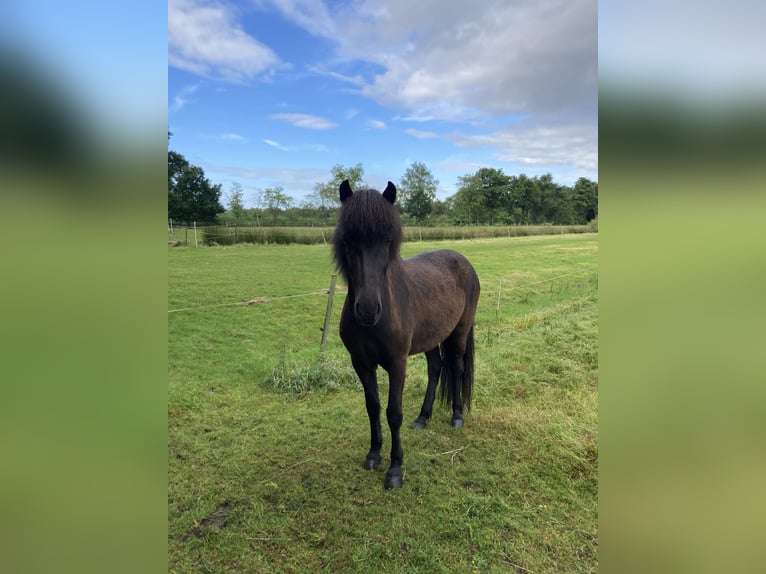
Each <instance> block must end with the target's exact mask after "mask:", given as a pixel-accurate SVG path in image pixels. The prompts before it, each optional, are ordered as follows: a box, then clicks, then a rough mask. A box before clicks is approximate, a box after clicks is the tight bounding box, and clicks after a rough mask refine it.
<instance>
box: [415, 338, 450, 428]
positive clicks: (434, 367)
mask: <svg viewBox="0 0 766 574" xmlns="http://www.w3.org/2000/svg"><path fill="white" fill-rule="evenodd" d="M426 360H427V361H428V388H427V389H426V396H425V398H424V399H423V407H422V408H421V409H420V416H419V417H418V418H416V419H415V422H413V423H412V425H410V428H413V429H424V428H426V424H427V423H428V419H430V418H431V413H432V412H433V406H434V398H435V397H436V385H437V383H438V382H439V375H440V374H441V371H442V358H441V354H440V353H439V347H434V348H433V349H431V350H430V351H426Z"/></svg>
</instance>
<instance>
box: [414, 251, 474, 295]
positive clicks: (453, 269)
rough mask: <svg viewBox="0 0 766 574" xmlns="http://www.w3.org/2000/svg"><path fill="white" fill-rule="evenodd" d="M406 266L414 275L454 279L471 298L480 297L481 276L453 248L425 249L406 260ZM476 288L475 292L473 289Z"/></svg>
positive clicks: (433, 279)
mask: <svg viewBox="0 0 766 574" xmlns="http://www.w3.org/2000/svg"><path fill="white" fill-rule="evenodd" d="M404 264H405V267H406V268H407V269H408V271H409V273H410V274H411V275H414V276H418V275H420V276H423V277H426V276H427V277H428V278H429V279H430V280H431V281H438V282H444V281H448V282H451V281H454V282H455V286H456V287H457V288H458V289H461V290H464V291H466V295H467V296H468V297H469V298H470V299H474V298H475V299H478V296H479V277H478V275H477V274H476V270H475V269H474V268H473V265H471V262H470V261H468V259H466V258H465V256H464V255H462V254H461V253H458V252H457V251H453V250H452V249H439V250H436V251H425V252H423V253H419V254H418V255H415V256H413V257H409V258H407V259H405V260H404ZM474 290H475V293H473V291H474Z"/></svg>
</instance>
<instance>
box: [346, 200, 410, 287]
mask: <svg viewBox="0 0 766 574" xmlns="http://www.w3.org/2000/svg"><path fill="white" fill-rule="evenodd" d="M389 241H390V242H391V246H390V251H389V254H390V257H391V258H392V259H393V258H395V257H399V248H400V247H401V245H402V242H403V241H404V233H403V232H402V222H401V219H400V217H399V209H398V208H397V207H395V206H394V205H393V204H392V203H390V202H389V201H388V200H387V199H386V198H384V197H383V194H381V193H380V192H379V191H377V190H374V189H361V190H357V191H355V192H354V193H353V194H352V195H351V196H350V197H348V198H346V200H345V201H344V202H343V203H341V206H340V209H339V210H338V222H337V224H336V225H335V233H333V238H332V251H333V258H334V259H335V264H336V265H337V267H338V270H339V271H340V272H341V273H343V275H344V276H345V277H346V279H348V275H347V273H346V272H347V270H348V260H347V258H346V247H345V245H347V244H350V245H353V244H358V243H366V244H368V245H371V244H374V243H378V242H380V243H385V242H389Z"/></svg>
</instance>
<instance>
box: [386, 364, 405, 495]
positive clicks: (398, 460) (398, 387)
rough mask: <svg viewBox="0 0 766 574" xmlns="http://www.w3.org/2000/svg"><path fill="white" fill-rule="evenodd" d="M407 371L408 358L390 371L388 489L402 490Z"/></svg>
mask: <svg viewBox="0 0 766 574" xmlns="http://www.w3.org/2000/svg"><path fill="white" fill-rule="evenodd" d="M406 369H407V358H406V357H405V358H404V360H402V361H401V362H400V364H395V365H393V366H392V367H391V368H390V369H389V371H388V382H389V388H388V408H387V409H386V418H387V419H388V426H389V428H390V429H391V466H390V467H389V469H388V473H387V474H386V482H385V486H386V488H401V487H402V479H403V478H404V474H403V473H402V461H403V460H404V451H402V439H401V436H400V430H401V428H402V418H403V415H402V392H403V391H404V376H405V372H406Z"/></svg>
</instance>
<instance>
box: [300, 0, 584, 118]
mask: <svg viewBox="0 0 766 574" xmlns="http://www.w3.org/2000/svg"><path fill="white" fill-rule="evenodd" d="M335 18H336V20H337V22H338V25H337V29H338V30H341V31H342V33H340V34H338V35H337V37H336V38H335V40H336V42H338V52H339V55H340V56H342V57H344V58H347V59H349V60H354V59H356V60H361V61H365V62H372V63H376V64H379V65H380V66H382V67H383V69H384V71H383V72H380V73H378V74H376V75H375V76H374V77H371V78H368V80H367V82H366V83H365V85H364V86H363V87H362V93H363V94H364V95H366V96H368V97H370V98H372V99H374V100H375V101H377V102H379V103H381V104H383V105H387V106H391V107H397V108H402V109H406V110H409V111H412V112H421V113H419V114H418V115H432V116H435V117H436V118H438V119H449V120H454V119H457V120H463V119H464V114H466V113H471V112H474V113H475V111H477V110H478V111H480V112H481V113H482V114H486V115H489V116H494V115H506V114H512V113H530V112H531V113H542V114H555V113H561V112H562V111H572V110H575V111H576V110H579V109H580V108H589V109H591V111H592V112H594V113H595V97H596V92H597V2H596V0H519V1H514V2H508V1H507V0H480V1H478V2H464V1H462V0H421V1H419V2H412V1H411V0H376V1H374V2H373V1H372V0H365V1H362V2H360V3H355V4H352V5H351V6H344V7H343V8H342V9H341V8H338V10H337V13H336V14H335ZM295 23H296V24H298V25H301V24H300V22H299V21H297V20H296V21H295ZM445 102H448V103H449V104H448V105H446V104H445ZM424 111H427V113H423V112H424Z"/></svg>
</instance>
